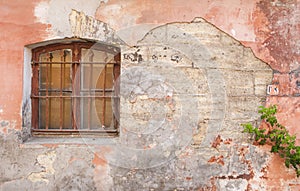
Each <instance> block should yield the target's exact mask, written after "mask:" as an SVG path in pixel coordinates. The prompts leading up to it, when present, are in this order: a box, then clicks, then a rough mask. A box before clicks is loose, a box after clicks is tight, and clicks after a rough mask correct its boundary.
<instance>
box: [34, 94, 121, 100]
mask: <svg viewBox="0 0 300 191" xmlns="http://www.w3.org/2000/svg"><path fill="white" fill-rule="evenodd" d="M110 97H112V98H118V96H109V95H108V96H106V95H105V96H101V95H100V96H97V95H90V96H89V95H87V96H64V95H63V96H60V95H59V96H34V95H32V96H31V98H33V99H38V98H41V99H45V98H46V99H47V98H110Z"/></svg>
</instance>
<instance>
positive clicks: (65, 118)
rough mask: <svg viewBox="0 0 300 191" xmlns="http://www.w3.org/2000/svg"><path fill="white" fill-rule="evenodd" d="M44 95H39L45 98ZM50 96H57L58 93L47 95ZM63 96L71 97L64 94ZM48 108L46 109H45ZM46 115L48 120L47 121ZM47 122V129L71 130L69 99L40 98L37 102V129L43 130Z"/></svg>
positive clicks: (68, 94)
mask: <svg viewBox="0 0 300 191" xmlns="http://www.w3.org/2000/svg"><path fill="white" fill-rule="evenodd" d="M45 95H46V93H45V92H43V93H40V96H45ZM49 95H50V96H59V94H58V93H53V92H52V93H51V92H50V93H49ZM63 95H64V96H71V93H64V94H63ZM47 108H48V109H47ZM47 113H48V119H47V117H46V116H47ZM47 120H48V128H49V129H60V125H61V123H62V128H63V129H70V128H72V107H71V98H70V97H69V98H68V97H67V98H49V99H48V100H47V99H46V98H42V99H40V100H39V127H40V129H45V128H46V124H47Z"/></svg>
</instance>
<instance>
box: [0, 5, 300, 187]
mask: <svg viewBox="0 0 300 191" xmlns="http://www.w3.org/2000/svg"><path fill="white" fill-rule="evenodd" d="M41 2H43V1H41V0H26V1H23V0H14V1H8V0H7V1H5V0H1V1H0V57H1V63H0V76H1V82H0V93H1V94H0V122H1V124H0V126H1V125H2V127H1V128H0V129H1V131H2V132H4V133H7V132H8V129H9V128H14V129H20V128H21V121H22V119H21V107H22V87H23V84H22V79H23V78H22V75H23V74H22V71H23V63H24V61H23V60H24V58H23V55H24V52H23V51H24V46H25V45H26V44H30V43H34V42H39V41H43V40H46V39H49V38H53V37H54V36H55V35H53V33H52V32H53V31H51V30H52V28H51V27H52V26H51V24H50V23H48V24H47V23H41V22H40V19H39V18H37V17H36V16H35V9H36V7H37V6H38V5H39V3H41ZM44 2H50V1H44ZM92 16H94V17H95V18H97V19H99V20H101V21H103V22H106V23H108V24H109V25H110V26H111V27H112V28H114V29H115V30H116V31H117V32H119V33H120V34H121V36H122V35H124V36H125V40H126V38H128V39H127V40H128V43H129V44H130V43H131V44H134V43H135V42H136V41H137V40H139V39H140V38H141V37H142V36H143V35H141V34H144V33H146V32H147V31H148V30H149V29H151V28H153V27H155V26H159V25H162V24H166V23H170V22H190V21H192V20H193V19H194V18H195V17H203V18H205V19H206V20H207V21H209V22H211V23H212V24H214V25H215V26H216V27H218V28H220V29H221V30H223V31H224V32H226V33H228V34H229V35H231V36H232V37H234V38H236V39H237V40H239V41H240V42H242V43H243V44H244V45H245V46H248V47H250V48H251V49H252V50H253V52H254V53H255V55H256V56H257V57H258V58H260V59H262V60H263V61H265V62H266V63H268V64H269V65H270V66H271V67H272V68H273V69H274V70H275V71H276V72H275V74H274V78H273V84H274V85H276V86H277V87H278V88H279V94H278V95H275V96H269V97H268V100H267V103H268V104H278V106H279V113H278V117H279V120H280V122H281V123H282V124H283V125H285V126H286V127H287V128H288V129H289V130H290V131H291V132H292V133H297V132H298V131H299V130H298V126H299V125H298V124H299V119H300V107H299V106H300V97H299V95H300V85H299V87H298V86H297V82H298V80H299V83H298V84H300V77H299V75H300V74H299V73H300V51H299V50H300V33H299V31H300V1H299V0H290V1H286V0H282V1H274V2H272V1H269V0H264V1H253V0H214V1H210V0H203V1H199V0H160V1H153V0H130V1H128V0H108V1H107V2H106V3H105V2H103V1H101V2H100V3H99V7H98V8H97V10H96V12H95V13H94V15H92ZM54 17H55V15H54ZM132 29H133V30H132ZM126 31H131V32H132V33H126ZM129 34H130V35H129ZM6 123H8V125H5V124H6ZM298 139H300V137H299V135H298ZM270 164H272V165H269V167H268V169H266V170H267V171H268V173H267V174H268V178H266V179H265V181H266V183H267V184H269V185H273V186H274V185H278V186H279V187H280V184H281V182H280V181H278V180H283V181H288V180H293V179H294V176H291V175H290V174H288V173H287V172H286V171H284V170H282V169H281V168H282V167H281V166H280V164H282V160H281V159H279V158H277V157H273V158H272V161H271V162H270ZM291 188H293V189H294V190H297V189H298V190H299V188H298V187H297V186H296V185H291Z"/></svg>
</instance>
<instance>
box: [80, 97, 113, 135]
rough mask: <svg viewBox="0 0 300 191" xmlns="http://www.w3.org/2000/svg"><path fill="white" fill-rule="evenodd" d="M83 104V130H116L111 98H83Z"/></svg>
mask: <svg viewBox="0 0 300 191" xmlns="http://www.w3.org/2000/svg"><path fill="white" fill-rule="evenodd" d="M81 104H82V113H81V118H82V123H81V129H88V128H89V127H90V129H93V130H96V129H102V128H103V127H105V128H109V127H110V128H114V123H113V111H112V103H111V98H82V99H81ZM104 108H105V110H103V109H104ZM103 111H105V112H104V113H103Z"/></svg>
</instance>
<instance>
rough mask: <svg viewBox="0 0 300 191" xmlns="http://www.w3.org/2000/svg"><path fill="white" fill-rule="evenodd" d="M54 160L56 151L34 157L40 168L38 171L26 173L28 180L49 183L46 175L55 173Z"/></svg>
mask: <svg viewBox="0 0 300 191" xmlns="http://www.w3.org/2000/svg"><path fill="white" fill-rule="evenodd" d="M55 160H56V152H55V151H50V152H47V153H44V154H41V155H38V157H37V159H36V165H38V166H40V167H41V168H42V170H41V171H40V172H32V173H30V174H29V175H28V177H27V178H28V180H30V181H32V182H39V181H43V182H46V183H47V184H48V183H49V180H48V177H49V176H51V175H52V174H54V173H55V170H54V168H53V163H54V162H55Z"/></svg>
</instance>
